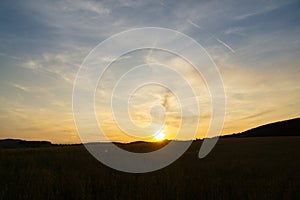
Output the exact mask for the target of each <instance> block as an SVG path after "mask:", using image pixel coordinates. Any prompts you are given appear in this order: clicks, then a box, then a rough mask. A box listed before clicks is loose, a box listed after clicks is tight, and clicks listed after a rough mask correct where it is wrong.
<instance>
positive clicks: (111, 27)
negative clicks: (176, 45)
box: [0, 0, 300, 143]
mask: <svg viewBox="0 0 300 200" xmlns="http://www.w3.org/2000/svg"><path fill="white" fill-rule="evenodd" d="M299 8H300V1H293V0H287V1H276V0H274V1H271V0H270V1H196V0H194V1H156V0H154V1H145V0H144V1H131V0H119V1H116V0H107V1H85V0H73V1H71V0H64V1H63V0H62V1H55V0H54V1H46V0H41V1H31V0H28V1H21V0H13V1H1V2H0V138H2V139H4V138H21V139H26V140H48V141H51V142H53V143H79V142H81V141H80V138H79V135H78V132H77V129H76V126H75V123H74V119H73V111H72V92H73V84H74V81H75V78H76V74H77V72H78V70H79V69H80V66H81V64H82V63H83V60H84V59H85V57H86V56H87V55H88V54H89V53H90V51H91V50H92V49H93V48H94V47H95V46H97V45H98V44H99V43H100V42H102V41H104V40H105V39H107V38H109V37H110V36H112V35H114V34H118V33H120V32H122V31H126V30H129V29H132V28H143V27H162V28H168V29H172V30H175V31H179V32H181V33H184V34H186V35H187V36H189V37H191V38H193V39H194V40H195V41H197V42H198V43H199V44H201V45H202V46H203V48H204V49H205V50H206V51H207V52H208V54H209V55H210V56H211V58H212V60H213V61H214V63H215V64H216V66H217V67H218V69H219V72H220V75H221V77H222V79H223V83H224V88H225V93H226V116H225V122H224V127H223V130H222V133H221V134H222V135H225V134H231V133H238V132H241V131H244V130H247V129H249V128H253V127H256V126H258V125H262V124H266V123H270V122H275V121H280V120H285V119H290V118H296V117H299V116H300V84H299V83H300V58H299V55H300V26H299V21H300V12H299ZM122 42H124V44H125V43H126V42H128V41H120V44H119V45H121V46H122ZM102 59H109V58H102ZM153 61H155V62H160V63H163V64H165V65H170V66H172V67H174V69H177V70H180V71H181V72H182V73H183V74H186V78H187V79H188V80H189V81H190V82H191V85H192V87H193V89H195V90H196V94H195V96H192V97H191V98H190V101H193V103H195V100H196V104H197V105H194V106H195V107H197V106H199V108H200V110H201V112H200V115H198V114H194V113H193V111H192V110H191V111H190V115H188V116H183V117H182V118H181V119H183V118H184V119H186V123H187V126H185V127H189V126H190V127H193V125H192V124H194V123H198V122H199V126H198V128H197V130H196V135H195V137H194V138H203V137H205V133H206V131H207V129H208V127H209V122H210V119H211V113H212V112H211V105H210V104H211V100H210V93H209V91H208V89H207V87H206V85H205V81H203V79H202V77H201V76H199V75H198V74H197V73H193V71H192V70H193V67H192V66H190V64H189V63H188V62H186V61H185V60H184V59H182V58H180V57H178V56H175V55H173V54H170V53H169V52H165V51H162V50H151V49H148V50H147V49H146V50H140V51H134V52H130V53H128V54H126V55H123V56H121V57H120V58H119V59H118V60H116V62H114V63H112V65H111V66H110V69H108V70H107V71H106V72H105V76H103V79H102V80H101V81H100V82H99V87H98V88H97V91H96V96H95V99H96V100H95V107H96V115H97V119H98V121H99V123H100V124H101V127H102V128H103V130H104V131H105V133H106V135H107V137H109V138H111V140H113V141H121V142H128V141H133V140H140V138H146V139H145V140H147V138H148V139H150V140H151V137H153V134H155V133H156V132H157V131H159V130H158V128H157V127H160V124H161V123H164V124H165V125H164V128H163V129H164V134H165V135H166V138H167V139H173V138H174V137H175V135H176V134H175V133H176V131H178V129H180V127H181V126H180V122H181V121H180V114H181V112H180V110H181V111H182V109H185V107H189V109H190V108H191V106H190V105H191V103H190V102H189V100H186V101H183V103H178V99H176V96H174V94H173V93H172V92H171V91H169V90H168V89H166V88H164V87H162V86H160V85H150V86H145V87H140V88H139V89H138V90H136V91H135V93H134V94H133V95H132V97H131V99H130V101H129V104H130V105H129V106H128V107H126V109H125V108H124V107H121V108H118V106H116V108H115V109H116V110H117V113H119V115H120V116H121V117H123V115H124V119H125V117H128V116H127V115H126V114H127V113H126V112H125V110H126V111H127V110H128V111H129V113H130V119H132V121H133V122H134V124H135V125H137V126H139V127H145V126H147V125H149V123H151V122H154V123H153V124H154V126H150V127H148V128H146V129H144V130H145V131H144V132H135V131H134V130H131V131H132V132H131V133H130V134H132V135H131V136H130V135H128V133H124V132H122V130H121V129H120V127H118V126H117V125H116V123H115V121H114V118H113V115H112V112H111V107H110V104H109V102H110V101H108V100H109V97H110V96H109V94H110V93H111V91H112V89H113V88H112V87H111V86H112V85H113V84H114V83H116V81H117V80H119V79H120V76H121V75H122V73H125V72H126V69H128V66H134V65H137V64H141V63H151V62H153ZM149 69H151V70H149ZM147 70H149V71H148V72H149V74H150V75H153V76H155V75H157V76H159V77H161V78H162V79H164V80H169V84H170V85H171V86H172V87H173V88H177V89H178V91H180V86H181V83H180V82H179V81H177V79H175V78H174V76H175V75H174V74H172V73H162V71H161V70H163V69H162V68H159V67H158V66H152V67H151V66H148V68H147ZM147 70H146V71H147ZM144 72H145V71H144ZM149 74H143V73H142V72H139V71H136V72H134V73H133V74H131V76H130V77H129V79H130V80H134V81H141V80H143V79H144V78H145V77H146V76H147V75H149ZM134 81H132V82H128V83H126V84H123V85H121V87H122V89H121V91H123V89H124V91H126V89H128V88H130V87H132V85H133V84H134V83H135V82H134ZM122 94H123V93H122V92H121V93H119V94H118V95H119V98H123V97H122ZM123 95H126V94H125V93H124V94H123ZM155 105H160V108H163V109H164V112H165V114H164V120H161V119H162V117H161V116H160V114H159V116H158V115H157V113H160V112H154V113H152V114H153V115H152V116H151V112H149V108H152V107H153V106H155ZM192 105H193V104H192ZM127 108H128V109H127ZM154 109H155V107H154ZM154 111H155V110H154ZM149 113H150V114H149ZM155 124H156V125H157V126H155ZM191 129H192V128H191ZM129 130H130V129H129ZM86 131H87V132H89V133H91V132H92V131H93V130H88V127H87V130H86ZM185 131H186V132H190V131H193V130H189V128H186V129H185ZM93 134H94V133H93ZM95 134H96V133H95ZM133 136H134V137H133ZM139 137H140V138H139ZM94 139H95V140H96V141H98V140H101V139H99V138H97V134H96V136H95V138H94ZM180 139H191V138H180Z"/></svg>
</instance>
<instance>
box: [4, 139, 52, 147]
mask: <svg viewBox="0 0 300 200" xmlns="http://www.w3.org/2000/svg"><path fill="white" fill-rule="evenodd" d="M50 146H52V144H51V142H48V141H25V140H19V139H4V140H0V148H18V147H50Z"/></svg>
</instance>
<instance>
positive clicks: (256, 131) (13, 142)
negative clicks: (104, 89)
mask: <svg viewBox="0 0 300 200" xmlns="http://www.w3.org/2000/svg"><path fill="white" fill-rule="evenodd" d="M269 136H272V137H274V136H300V118H295V119H290V120H286V121H280V122H274V123H270V124H266V125H262V126H259V127H256V128H253V129H249V130H247V131H244V132H241V133H235V134H231V135H223V136H221V137H220V138H246V137H269ZM198 140H199V139H198ZM198 140H195V141H198ZM200 141H201V140H200ZM169 142H171V140H164V141H161V142H158V143H156V142H145V141H135V142H130V143H121V142H114V144H116V145H117V146H119V147H121V148H124V149H127V147H129V146H130V148H133V149H135V147H136V148H137V149H140V148H141V146H145V145H146V146H147V145H151V146H152V147H153V149H151V151H153V150H155V149H159V148H161V147H163V146H164V145H166V144H168V143H169ZM177 142H180V141H177ZM89 144H94V143H89ZM95 144H105V143H101V142H100V143H98V142H96V143H95ZM153 144H155V145H153ZM78 145H82V144H52V143H51V142H49V141H26V140H21V139H4V140H0V148H24V147H51V146H78ZM133 151H135V150H133ZM145 152H148V150H145Z"/></svg>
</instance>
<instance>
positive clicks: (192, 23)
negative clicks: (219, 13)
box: [187, 19, 202, 29]
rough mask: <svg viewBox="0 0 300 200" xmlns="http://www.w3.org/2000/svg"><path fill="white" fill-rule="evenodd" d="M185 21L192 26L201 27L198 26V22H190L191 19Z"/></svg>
mask: <svg viewBox="0 0 300 200" xmlns="http://www.w3.org/2000/svg"><path fill="white" fill-rule="evenodd" d="M187 22H188V23H189V24H191V25H193V26H195V27H196V28H199V29H202V28H201V26H199V25H198V24H195V23H194V22H192V21H191V20H189V19H188V20H187Z"/></svg>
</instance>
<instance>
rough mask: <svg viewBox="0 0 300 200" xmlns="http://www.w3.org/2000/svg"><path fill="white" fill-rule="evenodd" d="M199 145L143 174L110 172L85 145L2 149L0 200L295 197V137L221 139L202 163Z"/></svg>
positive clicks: (299, 143)
mask: <svg viewBox="0 0 300 200" xmlns="http://www.w3.org/2000/svg"><path fill="white" fill-rule="evenodd" d="M138 145H141V144H132V148H133V151H135V150H136V148H137V147H138V148H142V149H143V151H144V150H145V149H147V148H150V149H152V148H153V145H154V144H142V145H141V146H138ZM147 145H148V146H147ZM149 145H150V146H149ZM151 145H152V146H151ZM200 145H201V142H200V141H197V142H194V143H193V144H192V146H191V147H190V149H189V150H188V151H187V152H186V153H185V154H184V155H183V156H182V157H181V158H180V159H178V160H177V161H176V162H174V163H173V164H171V165H170V166H168V167H166V168H164V169H161V170H159V171H155V172H151V173H146V174H128V173H122V172H118V171H115V170H113V169H110V168H109V167H106V166H104V165H103V164H101V163H100V162H98V161H97V160H95V159H94V158H93V157H92V156H91V155H90V154H89V153H88V152H87V151H86V150H85V148H84V147H83V146H56V147H44V148H16V149H0V177H1V179H0V199H300V190H299V188H300V159H299V158H300V137H265V138H227V139H226V138H225V139H220V140H219V141H218V143H217V145H216V146H215V148H214V149H213V151H212V152H211V153H210V154H209V155H208V156H207V157H205V158H204V159H198V157H197V155H198V151H199V148H200ZM126 148H128V149H130V148H131V147H130V146H129V147H126ZM154 149H155V148H154Z"/></svg>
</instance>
